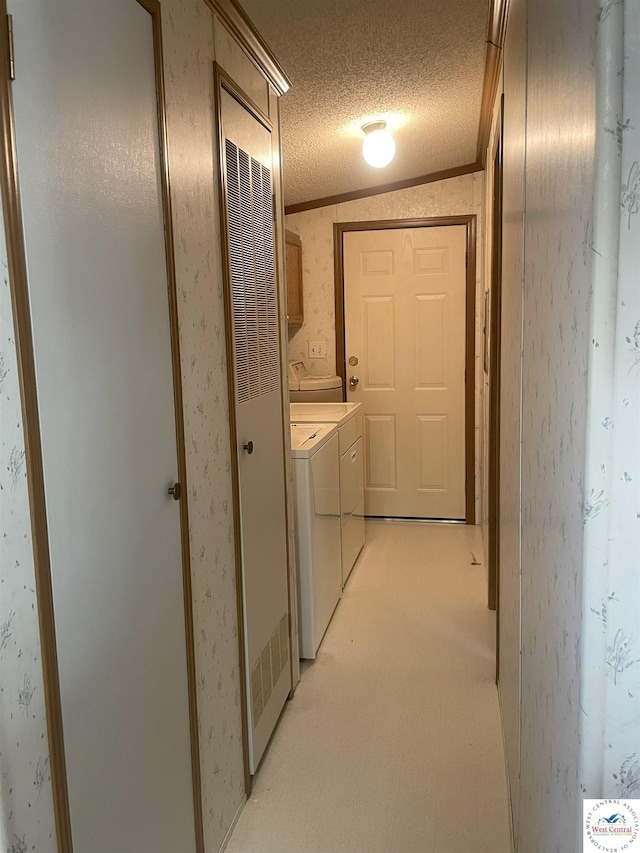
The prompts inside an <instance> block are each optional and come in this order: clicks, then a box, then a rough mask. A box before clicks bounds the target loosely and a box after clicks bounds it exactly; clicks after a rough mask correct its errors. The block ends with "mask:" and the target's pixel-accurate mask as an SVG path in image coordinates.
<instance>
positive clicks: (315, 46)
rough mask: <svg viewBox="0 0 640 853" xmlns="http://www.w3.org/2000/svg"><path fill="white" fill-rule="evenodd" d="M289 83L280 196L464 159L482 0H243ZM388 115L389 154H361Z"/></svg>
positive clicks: (469, 158)
mask: <svg viewBox="0 0 640 853" xmlns="http://www.w3.org/2000/svg"><path fill="white" fill-rule="evenodd" d="M241 3H242V6H243V7H244V9H245V11H246V12H247V14H248V15H249V17H250V18H251V20H252V21H253V22H254V24H255V26H256V28H257V29H258V31H259V32H260V33H261V35H262V36H263V38H264V39H265V41H266V42H267V44H268V45H269V47H270V48H271V50H272V51H273V53H274V54H275V56H276V57H277V59H278V60H279V61H280V64H281V65H282V67H283V69H284V71H285V72H286V73H287V75H288V76H289V77H290V78H291V81H292V87H291V89H290V90H289V92H287V94H286V95H284V96H283V98H282V102H281V110H282V137H283V159H284V171H283V174H284V182H285V203H286V204H297V203H299V202H304V201H309V200H311V199H315V198H323V197H325V196H329V195H334V194H338V193H345V192H352V191H354V190H358V189H363V188H366V187H371V186H377V185H379V184H386V183H389V182H395V181H402V180H406V179H409V178H415V177H419V176H421V175H426V174H429V173H431V172H438V171H440V170H442V169H450V168H453V167H455V166H461V165H465V164H467V163H473V162H474V161H475V159H476V144H477V135H478V123H479V120H480V102H481V97H482V83H483V74H484V55H485V42H486V38H487V24H488V13H489V2H488V0H241ZM376 118H387V119H388V127H389V128H390V129H391V130H392V132H393V135H394V139H395V141H396V149H397V150H396V156H395V159H394V160H393V162H392V163H391V164H390V165H389V166H387V167H386V168H384V169H375V168H373V167H372V166H368V165H367V164H366V163H365V162H364V160H363V159H362V154H361V149H362V140H363V139H364V136H363V134H362V131H361V130H360V127H361V125H362V124H364V122H365V121H366V120H373V119H376Z"/></svg>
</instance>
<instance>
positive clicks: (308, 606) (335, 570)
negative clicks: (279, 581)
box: [291, 423, 342, 658]
mask: <svg viewBox="0 0 640 853" xmlns="http://www.w3.org/2000/svg"><path fill="white" fill-rule="evenodd" d="M338 450H339V447H338V429H337V427H336V426H335V424H309V423H305V424H300V425H298V424H291V456H292V463H293V475H294V476H293V481H294V506H295V525H296V556H297V565H298V621H299V626H300V628H299V633H300V657H302V658H315V656H316V653H317V651H318V647H319V646H320V643H321V641H322V638H323V637H324V634H325V631H326V630H327V626H328V625H329V622H330V621H331V617H332V616H333V611H334V610H335V609H336V605H337V604H338V601H339V600H340V596H341V595H342V571H341V555H340V548H341V544H340V543H341V536H340V528H341V523H340V457H339V452H338Z"/></svg>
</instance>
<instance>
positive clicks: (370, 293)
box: [343, 225, 467, 519]
mask: <svg viewBox="0 0 640 853" xmlns="http://www.w3.org/2000/svg"><path fill="white" fill-rule="evenodd" d="M343 239H344V293H345V299H344V305H345V345H346V358H347V368H348V372H347V376H348V378H351V377H355V379H357V380H359V381H358V382H357V383H356V384H355V387H354V386H353V385H352V384H351V383H348V385H349V388H348V392H347V393H348V400H349V401H350V402H361V403H362V404H363V410H364V412H363V413H364V422H365V432H364V439H365V448H364V453H365V471H366V491H365V512H366V514H367V515H373V516H376V515H379V516H391V517H393V516H395V517H408V518H452V519H464V517H465V479H466V478H465V357H466V339H465V329H466V321H465V306H466V239H467V233H466V227H465V226H464V225H453V226H440V227H423V228H394V229H386V230H380V231H350V232H345V233H344V235H343ZM353 357H355V358H356V359H358V362H357V364H356V365H351V364H349V359H351V358H353Z"/></svg>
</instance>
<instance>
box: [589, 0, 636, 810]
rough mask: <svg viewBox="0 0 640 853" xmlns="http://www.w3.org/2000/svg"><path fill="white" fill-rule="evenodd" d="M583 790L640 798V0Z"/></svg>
mask: <svg viewBox="0 0 640 853" xmlns="http://www.w3.org/2000/svg"><path fill="white" fill-rule="evenodd" d="M597 18H598V43H597V51H596V62H597V96H596V97H597V103H596V139H595V146H596V185H595V195H594V214H593V235H592V239H591V247H590V248H591V251H592V252H593V278H592V293H591V359H590V364H589V395H590V396H589V399H590V407H589V421H588V424H587V430H588V432H587V440H588V451H587V452H588V456H587V471H586V478H585V481H586V484H587V486H586V494H585V501H584V525H585V526H584V531H585V532H584V544H585V548H584V561H585V565H584V586H583V597H584V613H583V629H582V649H581V655H582V743H581V748H582V774H581V776H582V788H583V790H582V795H583V796H584V797H592V798H595V797H621V798H638V797H640V401H639V397H640V394H639V389H640V0H600V3H599V10H598V14H597Z"/></svg>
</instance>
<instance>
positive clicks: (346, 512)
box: [291, 403, 364, 587]
mask: <svg viewBox="0 0 640 853" xmlns="http://www.w3.org/2000/svg"><path fill="white" fill-rule="evenodd" d="M361 408H362V403H291V421H294V422H296V423H298V424H301V423H308V422H313V423H333V424H336V426H337V427H338V445H339V448H340V505H341V508H342V586H343V587H344V585H345V584H346V582H347V579H348V578H349V575H350V574H351V570H352V569H353V566H354V564H355V562H356V560H357V559H358V555H359V554H360V551H361V550H362V546H363V545H364V468H363V453H362V415H361V414H360V410H361Z"/></svg>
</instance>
